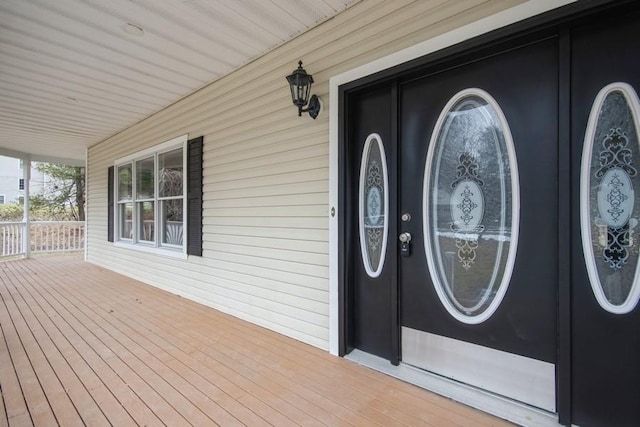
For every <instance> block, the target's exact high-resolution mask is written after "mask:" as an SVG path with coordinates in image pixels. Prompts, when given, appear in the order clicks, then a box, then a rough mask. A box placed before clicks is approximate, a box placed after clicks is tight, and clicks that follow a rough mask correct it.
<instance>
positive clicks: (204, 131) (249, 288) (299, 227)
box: [88, 0, 522, 349]
mask: <svg viewBox="0 0 640 427" xmlns="http://www.w3.org/2000/svg"><path fill="white" fill-rule="evenodd" d="M521 2H522V1H518V0H510V1H481V0H459V1H458V0H457V1H445V0H438V1H435V0H423V1H400V0H394V1H382V0H363V1H361V2H360V3H357V4H356V5H354V6H352V7H351V8H349V9H347V10H346V11H345V12H343V13H341V14H339V15H338V16H336V17H335V18H333V19H330V20H329V21H327V22H325V23H323V24H322V25H320V26H319V27H316V28H314V29H312V30H310V31H308V32H306V33H305V34H302V35H301V36H299V37H298V38H296V39H294V40H292V41H290V42H289V43H287V44H285V45H283V46H281V47H279V48H277V49H274V50H273V51H271V52H270V53H268V54H266V55H265V56H263V57H262V58H260V59H258V60H256V61H253V62H252V63H250V64H248V65H246V66H244V67H243V68H241V69H239V70H237V71H236V72H233V73H232V74H230V75H227V76H225V77H223V78H221V79H219V80H218V81H216V82H214V83H212V84H211V85H209V86H207V87H204V88H202V89H201V90H199V91H198V92H196V93H194V94H192V95H190V96H188V97H186V98H184V99H183V100H181V101H179V102H178V103H176V104H174V105H172V106H171V107H169V108H166V109H164V110H162V111H160V112H158V113H157V114H155V115H154V116H151V117H150V118H148V119H146V120H144V121H142V122H140V123H138V124H137V125H135V126H133V127H131V128H129V129H127V130H125V131H123V132H121V133H119V134H117V135H115V136H113V137H112V138H110V139H108V140H106V141H103V142H102V143H100V144H97V145H95V146H93V147H91V148H90V149H89V153H88V211H89V215H88V218H89V222H88V223H89V226H88V259H89V261H90V262H93V263H96V264H99V265H101V266H104V267H105V268H109V269H113V270H115V271H118V272H121V273H124V274H126V275H129V276H132V277H134V278H136V279H139V280H142V281H144V282H147V283H149V284H152V285H154V286H158V287H160V288H162V289H165V290H167V291H169V292H173V293H176V294H179V295H182V296H184V297H187V298H191V299H193V300H196V301H199V302H201V303H203V304H206V305H209V306H211V307H214V308H217V309H219V310H221V311H223V312H226V313H229V314H232V315H235V316H238V317H240V318H243V319H246V320H249V321H251V322H254V323H257V324H259V325H262V326H265V327H267V328H270V329H273V330H275V331H278V332H281V333H283V334H286V335H289V336H291V337H294V338H297V339H299V340H301V341H304V342H307V343H309V344H312V345H314V346H318V347H321V348H324V349H327V348H328V346H329V344H328V339H329V331H328V316H329V305H328V304H329V297H328V290H329V247H328V246H329V245H328V225H329V221H328V218H329V209H330V207H329V205H328V203H329V202H328V194H329V154H328V152H329V119H328V118H329V114H328V111H327V110H328V106H329V99H328V87H329V86H328V80H329V78H330V77H331V76H333V75H337V74H339V73H342V72H344V71H347V70H349V69H351V68H354V67H356V66H359V65H362V64H365V63H368V62H371V61H373V60H375V59H378V58H380V57H383V56H385V55H388V54H390V53H393V52H395V51H397V50H399V49H402V48H405V47H408V46H411V45H414V44H416V43H419V42H421V41H424V40H428V39H429V38H432V37H434V36H436V35H439V34H442V33H444V32H446V31H450V30H452V29H455V28H457V27H459V26H462V25H465V24H467V23H470V22H473V21H476V20H478V19H480V18H483V17H485V16H488V15H491V14H493V13H496V12H498V11H500V10H503V9H506V8H508V7H511V6H513V5H516V4H518V3H521ZM299 59H302V60H303V61H304V66H305V68H306V69H307V71H308V72H309V73H311V74H313V76H314V79H315V81H316V83H315V85H314V87H313V90H312V92H313V93H315V94H317V95H319V96H320V97H321V98H322V99H323V102H324V108H325V110H324V112H323V113H322V114H321V115H320V116H319V117H318V119H317V120H315V121H314V120H311V119H310V118H309V117H308V116H307V115H305V116H304V117H301V118H298V117H297V113H296V111H295V108H294V107H293V106H292V105H291V100H290V97H289V90H288V88H287V84H286V81H285V79H284V77H285V76H286V75H287V74H289V73H290V72H291V71H292V70H293V69H294V68H295V67H296V65H297V62H298V60H299ZM185 133H188V134H189V137H190V138H194V137H197V136H200V135H203V136H204V200H203V206H204V219H203V222H204V229H203V238H204V252H203V256H202V257H189V258H188V260H180V259H172V258H168V257H163V256H159V255H153V254H149V253H143V252H139V251H135V250H130V249H126V248H121V247H115V246H114V245H113V244H111V243H109V242H107V216H106V214H107V194H106V192H107V182H106V179H107V168H108V167H109V166H111V165H113V162H114V160H115V159H117V158H120V157H124V156H127V155H130V154H132V153H135V152H137V151H139V150H142V149H146V148H149V147H152V146H154V145H156V144H159V143H162V142H164V141H167V140H169V139H171V138H174V137H176V136H179V135H182V134H185Z"/></svg>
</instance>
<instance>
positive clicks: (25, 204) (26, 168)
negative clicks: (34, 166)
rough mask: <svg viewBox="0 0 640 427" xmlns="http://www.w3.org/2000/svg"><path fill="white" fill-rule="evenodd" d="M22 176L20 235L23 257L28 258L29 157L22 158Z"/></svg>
mask: <svg viewBox="0 0 640 427" xmlns="http://www.w3.org/2000/svg"><path fill="white" fill-rule="evenodd" d="M22 176H23V179H24V200H23V205H22V206H23V208H24V214H23V216H22V221H23V223H24V230H23V235H22V249H23V252H24V257H25V258H29V256H30V255H31V215H30V214H29V210H30V203H29V181H30V180H31V156H30V155H26V156H25V157H24V158H23V169H22Z"/></svg>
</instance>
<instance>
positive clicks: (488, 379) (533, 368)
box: [402, 326, 556, 413]
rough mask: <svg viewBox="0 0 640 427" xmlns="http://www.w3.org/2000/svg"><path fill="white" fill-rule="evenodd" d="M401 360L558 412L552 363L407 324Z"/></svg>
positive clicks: (403, 334)
mask: <svg viewBox="0 0 640 427" xmlns="http://www.w3.org/2000/svg"><path fill="white" fill-rule="evenodd" d="M402 361H403V362H404V363H407V364H409V365H412V366H415V367H418V368H421V369H425V370H427V371H430V372H434V373H436V374H439V375H442V376H444V377H448V378H451V379H454V380H456V381H459V382H462V383H465V384H469V385H472V386H475V387H478V388H481V389H483V390H487V391H490V392H492V393H496V394H499V395H502V396H506V397H508V398H510V399H514V400H517V401H520V402H524V403H527V404H529V405H531V406H535V407H537V408H541V409H544V410H546V411H549V412H552V413H553V412H555V411H556V395H555V388H556V378H555V365H554V364H552V363H547V362H542V361H540V360H536V359H531V358H528V357H524V356H519V355H516V354H512V353H507V352H504V351H499V350H495V349H492V348H487V347H482V346H479V345H476V344H471V343H468V342H464V341H459V340H454V339H452V338H447V337H443V336H440V335H435V334H431V333H428V332H423V331H418V330H416V329H412V328H407V327H404V326H403V327H402Z"/></svg>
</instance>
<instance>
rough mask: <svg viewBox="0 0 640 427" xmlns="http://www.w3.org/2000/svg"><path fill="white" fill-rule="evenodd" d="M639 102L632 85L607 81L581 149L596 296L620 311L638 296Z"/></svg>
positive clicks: (585, 235)
mask: <svg viewBox="0 0 640 427" xmlns="http://www.w3.org/2000/svg"><path fill="white" fill-rule="evenodd" d="M639 127H640V103H639V101H638V95H637V94H636V92H635V90H634V89H633V87H631V86H630V85H628V84H626V83H612V84H610V85H608V86H606V87H604V88H603V89H602V90H601V91H600V92H599V93H598V96H596V99H595V101H594V102H593V106H592V108H591V114H590V115H589V122H588V124H587V131H586V134H585V140H584V146H583V151H582V170H581V177H580V186H581V189H580V223H581V229H582V246H583V252H584V257H585V264H586V266H587V272H588V274H589V281H590V282H591V288H592V289H593V293H594V295H595V297H596V300H597V301H598V303H599V304H600V306H601V307H602V308H604V309H605V310H607V311H609V312H611V313H616V314H624V313H628V312H630V311H631V310H633V309H634V308H635V307H636V305H637V304H638V298H639V297H640V285H639V284H638V282H639V280H638V275H639V270H640V269H639V262H638V257H639V255H638V248H639V245H638V237H640V236H638V232H639V231H640V228H638V221H639V217H640V212H638V207H637V206H636V204H635V189H637V188H640V173H638V164H639V162H640V157H639V156H638V151H639V150H640V145H639V140H638V128H639Z"/></svg>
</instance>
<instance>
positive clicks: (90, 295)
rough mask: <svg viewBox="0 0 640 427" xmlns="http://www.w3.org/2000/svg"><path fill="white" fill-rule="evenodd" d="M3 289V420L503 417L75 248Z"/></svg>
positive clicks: (0, 275)
mask: <svg viewBox="0 0 640 427" xmlns="http://www.w3.org/2000/svg"><path fill="white" fill-rule="evenodd" d="M0 298H1V299H0V334H1V335H0V426H7V425H9V426H29V425H38V426H54V425H63V426H76V425H89V426H101V425H113V426H128V425H141V426H142V425H148V426H154V425H168V426H181V425H195V426H206V425H216V424H217V425H224V426H227V425H248V426H259V425H276V426H288V425H366V426H369V425H384V426H389V425H429V426H463V425H464V426H471V425H473V426H494V425H506V424H507V423H506V422H504V421H502V420H499V419H496V418H493V417H491V416H489V415H486V414H484V413H482V412H479V411H476V410H474V409H471V408H468V407H466V406H464V405H460V404H457V403H455V402H453V401H451V400H449V399H446V398H444V397H441V396H438V395H435V394H433V393H430V392H427V391H425V390H422V389H420V388H417V387H415V386H412V385H410V384H406V383H403V382H401V381H399V380H396V379H393V378H391V377H388V376H385V375H383V374H379V373H377V372H374V371H372V370H370V369H368V368H365V367H362V366H359V365H356V364H355V363H353V362H350V361H348V360H345V359H341V358H337V357H333V356H331V355H329V354H328V353H326V352H324V351H322V350H318V349H316V348H313V347H310V346H308V345H305V344H302V343H300V342H298V341H295V340H293V339H289V338H286V337H284V336H282V335H279V334H276V333H274V332H271V331H268V330H265V329H263V328H260V327H258V326H255V325H252V324H250V323H247V322H244V321H241V320H238V319H236V318H234V317H231V316H228V315H225V314H222V313H220V312H218V311H216V310H213V309H210V308H207V307H204V306H202V305H199V304H196V303H194V302H191V301H188V300H185V299H183V298H180V297H177V296H175V295H171V294H169V293H167V292H163V291H161V290H158V289H155V288H153V287H150V286H147V285H144V284H142V283H140V282H137V281H135V280H132V279H129V278H126V277H124V276H121V275H119V274H116V273H113V272H110V271H107V270H104V269H101V268H99V267H96V266H94V265H91V264H87V263H84V262H82V261H81V260H80V259H79V258H78V257H69V256H58V257H42V258H36V259H30V260H18V261H7V262H0Z"/></svg>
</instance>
